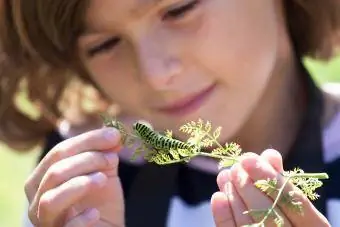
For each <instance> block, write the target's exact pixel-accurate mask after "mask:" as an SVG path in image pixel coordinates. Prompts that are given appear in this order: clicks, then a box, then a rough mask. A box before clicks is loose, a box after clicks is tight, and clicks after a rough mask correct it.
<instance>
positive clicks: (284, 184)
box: [259, 176, 291, 224]
mask: <svg viewBox="0 0 340 227" xmlns="http://www.w3.org/2000/svg"><path fill="white" fill-rule="evenodd" d="M290 179H291V177H290V176H289V177H287V179H286V180H285V182H284V183H283V185H282V187H281V188H280V190H279V193H278V194H277V196H276V198H275V201H274V203H273V205H272V206H271V207H270V209H269V210H268V212H267V214H266V215H265V216H264V218H263V219H262V221H261V222H260V223H259V224H264V222H265V221H266V220H267V218H268V216H269V215H270V214H271V213H272V212H273V210H274V209H275V207H276V204H277V203H278V202H279V200H280V198H281V195H282V193H283V190H284V189H285V187H286V185H287V184H288V182H289V180H290Z"/></svg>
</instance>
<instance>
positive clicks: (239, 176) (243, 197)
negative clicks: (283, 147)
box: [211, 150, 330, 227]
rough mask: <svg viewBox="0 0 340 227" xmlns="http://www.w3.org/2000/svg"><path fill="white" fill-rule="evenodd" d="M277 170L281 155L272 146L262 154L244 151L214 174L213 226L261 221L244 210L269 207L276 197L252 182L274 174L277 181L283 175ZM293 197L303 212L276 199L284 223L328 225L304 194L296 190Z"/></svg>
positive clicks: (310, 226) (281, 169)
mask: <svg viewBox="0 0 340 227" xmlns="http://www.w3.org/2000/svg"><path fill="white" fill-rule="evenodd" d="M279 172H283V164H282V157H281V155H280V153H279V152H277V151H275V150H266V151H264V152H263V153H262V154H261V155H257V154H253V153H249V154H245V155H244V156H243V157H242V159H241V161H240V162H239V163H238V164H235V165H234V166H233V167H232V168H231V170H223V171H221V172H220V173H219V175H218V177H217V183H218V186H219V189H220V191H219V192H216V193H214V194H213V196H212V200H211V204H212V210H213V215H214V219H215V224H216V226H217V227H234V226H242V225H248V224H251V223H255V222H258V221H260V220H254V219H253V218H252V217H251V216H250V215H249V214H243V212H244V211H247V210H251V209H268V208H270V207H271V206H272V204H273V201H274V199H275V198H274V197H272V198H271V197H269V196H267V195H266V194H265V193H263V192H261V191H260V190H259V189H258V188H256V187H255V186H254V184H253V183H254V182H255V181H257V180H261V179H262V180H265V179H268V178H271V179H273V178H277V179H278V182H279V184H280V183H282V182H283V180H284V179H283V177H282V175H280V174H279ZM293 187H294V186H293V185H292V184H290V183H289V184H287V185H286V187H285V189H286V190H285V192H287V191H291V190H292V189H293ZM294 197H295V198H297V199H298V201H301V202H302V209H303V212H304V214H303V215H302V214H299V213H295V212H294V211H292V210H290V209H289V208H287V206H284V205H283V206H281V204H280V203H279V204H278V206H277V208H279V210H278V211H279V213H280V215H281V217H283V219H284V223H285V224H284V226H297V227H299V226H301V227H305V226H309V227H313V226H315V227H322V226H330V224H329V222H328V221H327V219H326V218H325V217H324V216H323V215H322V214H321V213H320V212H319V211H318V210H317V209H316V208H315V207H314V206H313V204H312V203H311V202H310V201H309V199H308V198H307V197H306V196H305V195H303V194H301V193H295V194H294ZM273 223H274V222H273V219H268V222H266V223H265V224H266V226H275V225H274V224H273Z"/></svg>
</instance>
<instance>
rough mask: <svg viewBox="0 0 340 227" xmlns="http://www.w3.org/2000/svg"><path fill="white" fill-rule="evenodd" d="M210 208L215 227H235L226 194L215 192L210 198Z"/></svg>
mask: <svg viewBox="0 0 340 227" xmlns="http://www.w3.org/2000/svg"><path fill="white" fill-rule="evenodd" d="M211 208H212V212H213V217H214V221H215V225H216V227H236V225H235V222H234V218H233V215H232V210H231V206H230V203H229V200H228V196H227V195H226V194H224V193H223V192H215V193H214V194H213V195H212V197H211Z"/></svg>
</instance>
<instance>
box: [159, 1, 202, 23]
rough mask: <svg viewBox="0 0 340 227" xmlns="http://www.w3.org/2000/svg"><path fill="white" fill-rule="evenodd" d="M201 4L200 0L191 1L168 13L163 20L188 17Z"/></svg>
mask: <svg viewBox="0 0 340 227" xmlns="http://www.w3.org/2000/svg"><path fill="white" fill-rule="evenodd" d="M199 3H200V1H199V0H194V1H190V2H189V3H186V4H184V5H181V6H178V7H174V8H173V9H170V10H168V11H167V12H166V14H165V15H164V17H163V19H165V20H166V19H170V20H171V19H180V18H181V17H184V16H186V14H188V13H189V12H190V11H192V10H193V9H195V7H196V6H197V5H198V4H199Z"/></svg>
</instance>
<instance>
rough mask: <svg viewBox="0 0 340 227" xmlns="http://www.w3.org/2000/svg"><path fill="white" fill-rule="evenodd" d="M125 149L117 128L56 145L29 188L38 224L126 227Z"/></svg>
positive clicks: (49, 226)
mask: <svg viewBox="0 0 340 227" xmlns="http://www.w3.org/2000/svg"><path fill="white" fill-rule="evenodd" d="M119 149H120V134H119V132H118V131H117V130H115V129H113V128H102V129H97V130H93V131H89V132H86V133H83V134H80V135H78V136H75V137H72V138H70V139H67V140H65V141H63V142H61V143H59V144H58V145H56V146H55V147H54V148H53V149H52V150H51V151H50V152H49V153H48V154H47V155H46V156H45V158H44V159H43V160H42V161H41V162H40V163H39V165H38V166H37V167H36V168H35V170H34V171H33V173H32V174H31V175H30V176H29V178H28V180H27V181H26V184H25V193H26V196H27V198H28V201H29V204H30V206H29V218H30V220H31V222H32V223H33V225H35V226H37V227H83V226H97V227H99V226H100V227H101V226H103V227H104V226H105V227H109V226H111V227H113V226H115V227H123V226H124V201H123V193H122V187H121V184H120V180H119V177H118V173H117V167H118V156H117V153H116V152H117V151H118V150H119Z"/></svg>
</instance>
